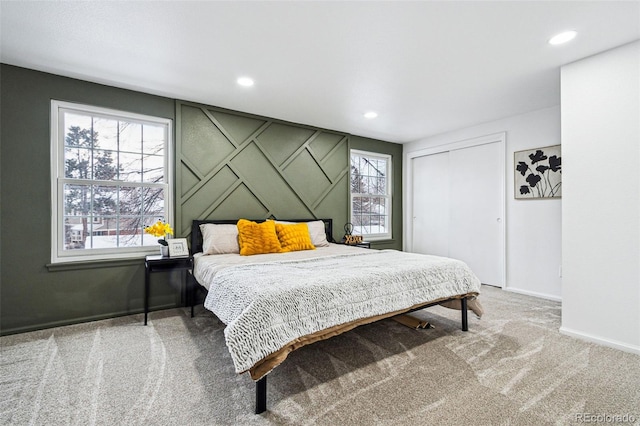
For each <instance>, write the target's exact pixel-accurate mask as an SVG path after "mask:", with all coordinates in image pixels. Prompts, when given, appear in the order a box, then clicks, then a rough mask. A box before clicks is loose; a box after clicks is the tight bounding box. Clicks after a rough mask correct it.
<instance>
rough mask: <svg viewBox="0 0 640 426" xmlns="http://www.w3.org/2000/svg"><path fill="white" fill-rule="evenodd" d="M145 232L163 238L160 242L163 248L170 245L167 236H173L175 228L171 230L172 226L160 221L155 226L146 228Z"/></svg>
mask: <svg viewBox="0 0 640 426" xmlns="http://www.w3.org/2000/svg"><path fill="white" fill-rule="evenodd" d="M144 232H145V233H147V234H151V235H153V236H154V237H158V238H160V237H162V238H160V239H159V240H158V242H159V243H160V244H161V245H163V246H168V245H169V243H167V235H173V228H171V225H169V224H168V223H166V222H163V221H161V220H158V221H157V222H156V223H154V224H153V225H151V226H147V227H146V228H144Z"/></svg>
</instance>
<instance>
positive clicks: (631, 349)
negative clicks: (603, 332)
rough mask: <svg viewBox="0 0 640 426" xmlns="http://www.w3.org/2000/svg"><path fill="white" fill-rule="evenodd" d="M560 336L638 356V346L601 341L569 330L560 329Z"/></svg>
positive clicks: (595, 337)
mask: <svg viewBox="0 0 640 426" xmlns="http://www.w3.org/2000/svg"><path fill="white" fill-rule="evenodd" d="M560 334H564V335H566V336H571V337H576V338H578V339H581V340H586V341H588V342H591V343H596V344H598V345H602V346H606V347H609V348H613V349H619V350H621V351H624V352H629V353H632V354H636V355H640V346H635V345H630V344H628V343H624V342H618V341H615V340H609V339H603V338H602V337H598V336H594V335H592V334H587V333H583V332H582V331H576V330H571V329H570V328H566V327H560Z"/></svg>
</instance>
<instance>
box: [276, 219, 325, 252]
mask: <svg viewBox="0 0 640 426" xmlns="http://www.w3.org/2000/svg"><path fill="white" fill-rule="evenodd" d="M276 223H283V224H286V223H296V222H285V221H283V220H276ZM306 224H307V227H308V228H309V235H311V243H312V244H313V245H314V246H316V247H329V241H327V233H326V232H324V222H323V221H321V220H314V221H311V222H306Z"/></svg>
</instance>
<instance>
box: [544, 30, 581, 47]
mask: <svg viewBox="0 0 640 426" xmlns="http://www.w3.org/2000/svg"><path fill="white" fill-rule="evenodd" d="M576 35H578V33H577V32H576V31H573V30H570V31H564V32H562V33H560V34H556V35H554V36H553V37H551V38H550V39H549V44H553V45H556V44H562V43H566V42H568V41H571V40H573V39H574V38H576Z"/></svg>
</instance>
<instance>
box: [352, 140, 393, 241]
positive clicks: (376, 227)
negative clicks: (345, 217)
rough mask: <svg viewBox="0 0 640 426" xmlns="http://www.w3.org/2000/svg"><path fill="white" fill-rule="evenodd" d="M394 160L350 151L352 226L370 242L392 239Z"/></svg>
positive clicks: (381, 155)
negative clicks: (371, 240)
mask: <svg viewBox="0 0 640 426" xmlns="http://www.w3.org/2000/svg"><path fill="white" fill-rule="evenodd" d="M390 170H391V157H390V156H388V155H384V154H375V153H368V152H363V151H355V150H352V151H351V173H350V177H351V223H352V224H353V227H354V230H353V233H354V234H359V235H364V236H366V237H367V238H368V239H383V238H390V237H391V225H390V223H391V222H390V206H391V190H390V188H391V183H390Z"/></svg>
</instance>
